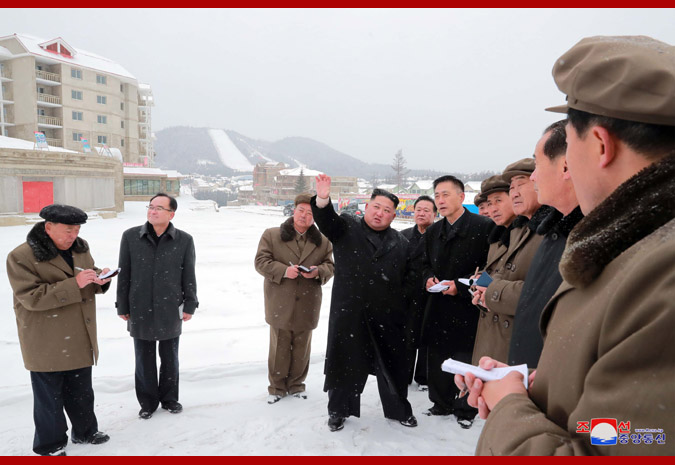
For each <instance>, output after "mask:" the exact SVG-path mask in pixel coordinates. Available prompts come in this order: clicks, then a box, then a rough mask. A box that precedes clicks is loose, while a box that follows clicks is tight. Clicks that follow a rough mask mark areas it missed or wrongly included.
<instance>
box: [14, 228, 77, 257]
mask: <svg viewBox="0 0 675 465" xmlns="http://www.w3.org/2000/svg"><path fill="white" fill-rule="evenodd" d="M26 242H28V245H29V246H30V248H31V250H32V251H33V255H35V258H36V259H37V261H38V262H48V261H49V260H52V259H54V258H56V257H57V256H58V255H59V249H57V248H56V246H55V245H54V242H52V240H51V239H50V237H49V236H48V235H47V231H45V222H44V221H41V222H39V223H36V224H35V226H33V229H31V230H30V232H29V233H28V236H27V237H26ZM71 250H72V251H73V252H75V253H84V252H86V251H88V250H89V246H88V245H87V243H86V242H85V240H84V239H81V238H79V237H78V238H77V239H75V242H74V243H73V246H72V247H71Z"/></svg>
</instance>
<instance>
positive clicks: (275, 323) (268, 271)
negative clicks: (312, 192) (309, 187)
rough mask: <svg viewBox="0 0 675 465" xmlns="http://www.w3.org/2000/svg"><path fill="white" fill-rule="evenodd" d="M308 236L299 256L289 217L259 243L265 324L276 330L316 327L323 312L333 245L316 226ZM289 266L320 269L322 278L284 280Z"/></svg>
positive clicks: (256, 259)
mask: <svg viewBox="0 0 675 465" xmlns="http://www.w3.org/2000/svg"><path fill="white" fill-rule="evenodd" d="M282 233H283V234H282ZM305 234H306V235H307V241H306V244H305V246H304V249H303V251H302V253H300V250H299V249H298V246H297V244H296V241H295V230H294V229H293V218H289V219H288V220H287V221H286V222H284V223H283V224H282V225H281V227H278V228H270V229H267V230H265V232H264V233H263V235H262V237H261V238H260V243H259V244H258V251H257V253H256V256H255V269H256V271H257V272H258V273H260V274H261V275H262V276H264V277H265V282H264V285H263V286H264V294H265V321H266V322H267V323H268V324H269V325H270V326H272V327H274V328H277V329H284V330H287V331H308V330H312V329H314V328H316V327H317V325H318V323H319V312H320V310H321V298H322V294H321V286H322V285H324V284H326V283H327V282H328V280H330V279H331V278H332V277H333V271H334V267H335V265H334V263H333V245H332V244H331V243H330V241H329V240H328V239H327V238H326V236H324V235H323V234H321V233H320V232H319V230H318V229H317V227H316V226H314V225H312V227H311V228H310V229H309V230H308V231H307V232H306V233H305ZM282 236H283V237H282ZM284 239H287V240H284ZM289 263H293V264H294V265H304V266H306V267H307V268H309V267H310V266H317V267H318V268H319V275H318V276H317V278H315V279H306V278H303V277H302V275H298V277H297V278H295V279H288V278H284V274H285V273H286V268H288V267H289V266H290V265H289Z"/></svg>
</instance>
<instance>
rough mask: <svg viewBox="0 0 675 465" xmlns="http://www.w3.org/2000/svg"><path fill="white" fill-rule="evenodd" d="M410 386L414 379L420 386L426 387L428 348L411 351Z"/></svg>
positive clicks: (409, 366) (409, 362) (409, 365)
mask: <svg viewBox="0 0 675 465" xmlns="http://www.w3.org/2000/svg"><path fill="white" fill-rule="evenodd" d="M408 357H409V359H408V384H412V382H413V379H414V380H415V382H416V383H417V384H419V385H423V386H426V385H427V384H429V382H428V380H427V348H426V347H420V348H419V349H409V354H408Z"/></svg>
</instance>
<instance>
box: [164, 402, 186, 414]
mask: <svg viewBox="0 0 675 465" xmlns="http://www.w3.org/2000/svg"><path fill="white" fill-rule="evenodd" d="M162 408H163V409H164V410H168V411H169V413H180V412H182V411H183V406H182V405H181V404H180V402H166V403H164V404H162Z"/></svg>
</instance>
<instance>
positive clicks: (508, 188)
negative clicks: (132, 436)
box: [7, 37, 675, 455]
mask: <svg viewBox="0 0 675 465" xmlns="http://www.w3.org/2000/svg"><path fill="white" fill-rule="evenodd" d="M553 76H554V79H555V82H556V84H557V85H558V87H559V88H560V90H562V91H563V92H564V93H565V94H566V95H567V104H566V105H565V106H563V107H559V108H554V109H551V110H552V111H562V112H565V113H567V119H566V120H564V121H559V122H557V123H554V124H552V125H551V126H549V127H548V128H546V129H545V130H544V133H543V135H542V136H541V138H540V139H539V140H538V142H537V143H536V146H535V148H534V157H533V158H529V157H528V158H524V159H521V160H518V161H515V162H513V163H511V164H509V165H508V166H507V167H506V169H505V170H504V171H503V172H502V173H501V174H500V175H498V176H493V177H491V178H488V179H486V180H485V181H483V183H482V185H481V193H480V195H478V196H477V198H476V201H475V203H476V204H477V205H478V207H479V214H473V213H471V212H469V211H468V210H467V209H466V208H464V206H463V201H464V185H463V183H462V182H461V181H460V180H459V179H457V178H455V177H453V176H442V177H440V178H438V179H436V180H435V181H434V198H433V199H431V198H430V197H426V198H424V197H421V198H419V199H418V200H417V202H416V203H415V219H416V225H415V226H414V227H413V228H410V229H409V230H406V231H404V233H399V232H398V231H396V230H394V229H393V228H392V227H391V223H392V221H393V220H394V218H395V216H396V207H397V205H398V198H397V197H396V196H395V195H393V194H391V193H389V192H387V191H384V190H380V189H375V190H374V191H373V193H372V196H371V199H370V202H369V203H368V204H367V207H366V210H365V214H364V217H363V218H356V217H354V216H351V215H344V214H343V215H338V214H337V213H336V212H335V210H334V208H333V204H332V203H331V201H330V187H331V180H330V177H328V176H326V175H319V176H318V177H317V178H316V195H314V196H310V195H305V194H303V195H300V196H298V197H297V198H296V199H295V207H296V208H295V212H294V215H293V217H292V218H290V219H289V220H287V221H286V222H284V223H283V224H282V225H281V226H280V227H279V228H271V229H268V230H266V231H265V232H264V233H263V236H262V238H261V240H260V244H259V247H258V252H257V254H256V258H255V267H256V270H257V271H258V272H259V273H260V274H262V275H263V276H264V277H265V284H264V286H265V287H264V290H265V317H266V321H267V323H268V324H269V325H270V351H269V383H270V384H269V388H268V394H269V396H268V402H269V403H270V404H274V403H276V402H278V401H279V400H281V399H282V398H283V397H285V396H287V395H291V396H295V397H299V398H306V394H305V385H304V380H305V378H306V376H307V372H308V369H309V354H310V347H311V332H312V330H313V329H314V328H316V326H317V323H318V316H319V310H320V305H321V286H322V285H323V284H325V283H326V282H327V281H328V280H329V279H330V278H331V277H333V276H334V278H335V282H334V285H333V293H332V298H331V306H330V317H329V323H328V345H327V349H326V360H325V367H324V373H325V383H324V390H325V391H326V392H327V393H328V417H329V418H328V426H329V428H330V430H331V431H339V430H341V429H343V428H344V424H345V421H346V419H347V418H348V417H350V416H356V417H358V416H360V396H361V393H362V392H363V390H364V387H365V384H366V380H367V378H368V376H369V375H371V374H372V375H375V376H376V378H377V386H378V391H379V395H380V399H381V401H382V408H383V411H384V416H385V417H386V418H389V419H391V420H395V421H398V422H399V423H400V424H401V425H403V426H406V427H415V426H417V419H416V417H415V416H414V414H413V411H412V407H411V405H410V402H409V401H408V399H407V396H408V384H409V383H410V382H411V379H412V378H413V373H414V372H417V374H415V375H414V376H415V379H418V380H419V381H418V382H419V383H420V384H426V385H428V392H429V399H430V401H431V403H432V405H431V407H430V408H429V410H428V411H427V412H426V413H427V414H428V415H443V416H445V415H451V414H453V415H455V416H456V418H457V422H458V424H459V425H460V426H461V427H463V428H469V427H471V425H472V423H473V420H474V417H475V415H476V414H477V413H478V414H479V415H480V417H481V418H484V419H487V422H486V423H485V425H484V428H483V431H482V433H481V437H480V439H479V443H478V447H477V451H476V452H477V453H478V454H538V455H547V454H559V455H571V454H654V453H656V454H670V455H672V454H673V450H674V449H673V442H672V441H670V442H668V436H669V435H672V432H673V431H674V430H675V425H674V424H673V416H672V412H673V411H674V410H675V401H674V400H673V399H674V397H673V395H672V394H673V393H672V389H673V386H674V385H675V372H674V371H673V366H674V365H675V350H674V349H673V347H672V344H670V338H671V337H672V328H673V327H675V308H674V307H673V302H674V301H675V287H674V286H673V283H674V282H675V267H674V266H673V263H675V199H673V196H674V195H675V194H673V193H674V192H675V185H674V184H675V51H674V50H673V47H672V46H670V45H668V44H664V43H662V42H658V41H656V40H653V39H651V38H647V37H592V38H587V39H583V40H582V41H581V42H579V43H578V44H576V45H575V46H574V47H572V49H570V50H569V51H568V52H566V53H565V54H564V55H563V56H562V57H561V58H560V59H559V60H558V61H557V62H556V64H555V66H554V68H553ZM418 207H419V211H418ZM176 208H177V204H176V203H175V199H172V198H171V197H169V196H167V195H165V194H160V195H158V196H156V197H154V198H153V199H152V201H151V203H150V206H149V207H148V209H149V211H148V222H147V223H146V224H145V225H143V226H140V227H137V228H132V229H130V230H128V231H126V232H125V233H124V235H123V239H122V245H121V250H120V262H119V263H120V267H121V269H122V270H121V272H120V275H119V277H118V280H119V281H118V286H117V307H118V314H119V315H120V317H121V318H122V319H124V320H126V321H127V322H128V328H129V331H130V333H131V336H132V337H133V338H134V347H135V352H136V393H137V397H138V400H139V403H140V405H141V411H140V412H139V416H140V417H141V418H145V419H148V418H150V417H151V416H152V414H153V412H154V411H155V410H156V409H157V408H158V406H159V405H160V404H161V405H162V407H163V408H165V409H167V410H169V411H170V412H172V413H179V412H180V411H181V410H182V406H181V405H180V404H179V403H178V339H179V336H180V332H181V323H182V321H188V320H189V319H190V318H191V315H192V314H193V313H194V311H195V309H196V308H197V305H198V303H197V298H196V281H195V276H194V244H193V241H192V238H191V237H190V236H189V235H187V234H185V233H184V232H182V231H179V230H177V229H175V228H174V227H173V225H172V224H171V223H170V220H171V219H172V218H173V215H174V214H175V211H176ZM436 211H437V212H438V213H439V214H440V216H441V217H442V218H441V220H440V221H437V222H435V223H434V222H433V218H434V217H435V214H436ZM40 215H41V216H42V217H43V218H44V219H45V222H42V223H38V224H37V225H36V226H35V227H34V228H33V229H32V230H31V232H30V233H29V235H28V238H27V242H26V243H25V244H22V245H21V246H19V247H18V248H16V249H15V250H14V251H12V252H11V253H10V255H9V256H8V258H7V268H8V275H9V278H10V283H11V285H12V288H13V291H14V308H15V311H16V315H17V324H18V330H19V339H20V343H21V349H22V354H23V357H24V363H25V366H26V368H27V369H28V370H30V371H31V382H32V386H33V394H34V406H35V407H34V420H35V426H36V432H35V439H34V447H33V450H34V451H35V452H36V453H38V454H43V455H50V454H63V453H64V447H65V444H66V443H67V439H68V438H67V436H66V431H67V425H66V421H65V416H64V414H63V410H64V409H65V411H66V413H67V414H68V416H69V417H70V419H71V423H72V426H73V432H72V441H73V442H76V443H77V442H83V443H92V444H100V443H103V442H106V441H107V440H108V439H109V437H108V436H107V435H106V434H105V433H102V432H100V431H98V425H97V422H96V417H95V415H94V412H93V399H94V397H93V389H92V387H91V365H92V364H93V363H94V362H95V361H96V358H97V354H98V348H97V343H96V320H95V301H94V296H95V294H97V293H101V292H105V291H106V290H107V289H108V287H109V285H110V284H109V282H110V279H108V278H106V277H105V276H106V275H105V274H104V273H106V272H107V271H108V270H107V269H104V270H100V269H98V268H96V267H95V265H94V260H93V258H92V257H91V254H90V252H89V248H88V245H87V243H86V242H85V241H84V240H82V239H81V238H79V237H78V233H79V225H81V224H84V223H85V222H86V219H87V216H86V214H85V213H84V212H82V211H81V210H79V209H76V208H74V207H67V206H59V205H52V206H49V207H45V209H43V211H42V212H41V213H40ZM314 221H316V225H318V228H317V227H316V226H315V225H314ZM332 257H334V261H333V258H332ZM486 278H487V279H486ZM483 281H484V282H485V285H478V283H481V284H482V282H483ZM160 296H161V297H162V299H161V301H160V299H159V297H160ZM167 296H168V297H167ZM165 297H166V298H165ZM64 323H65V324H64ZM66 328H67V331H66V332H65V333H64V330H66ZM156 341H159V353H160V357H161V359H162V367H161V369H160V373H159V379H157V366H156V354H155V351H156ZM416 352H418V354H416ZM415 355H417V358H415ZM448 358H453V359H455V360H458V361H462V362H467V363H469V362H473V363H474V364H479V365H480V367H481V368H483V369H486V370H491V369H493V368H495V367H505V366H507V364H521V363H526V364H527V365H528V367H530V368H533V369H536V370H535V371H533V372H532V373H530V376H529V389H527V388H526V387H525V386H526V383H524V380H523V378H522V375H521V374H519V373H517V372H511V373H510V374H508V375H507V376H505V377H504V378H502V379H500V380H497V381H487V382H484V381H482V380H481V379H478V378H477V377H476V376H474V375H473V374H471V373H468V374H466V375H465V376H460V375H456V376H454V377H453V376H452V375H451V374H449V373H445V372H444V371H443V370H442V369H441V364H442V362H443V361H444V360H446V359H448ZM467 394H468V395H467ZM594 418H609V419H611V418H615V419H618V420H619V421H622V422H623V424H624V425H626V424H627V425H628V426H627V427H628V428H629V429H630V428H631V427H632V428H633V430H634V431H635V434H631V435H630V437H629V438H628V439H626V440H625V441H619V442H617V443H616V444H617V445H616V446H615V448H608V447H606V446H597V445H594V444H593V443H592V442H591V441H590V440H589V438H588V436H587V434H588V433H589V432H590V431H584V430H583V429H581V426H580V425H584V424H586V423H588V422H589V421H590V420H591V419H594ZM626 422H627V423H626ZM645 431H649V432H648V433H644V436H643V432H645ZM652 431H661V432H662V436H661V437H660V439H659V436H657V437H656V439H655V438H654V436H653V434H652ZM648 438H649V439H648ZM615 439H616V438H615Z"/></svg>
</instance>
